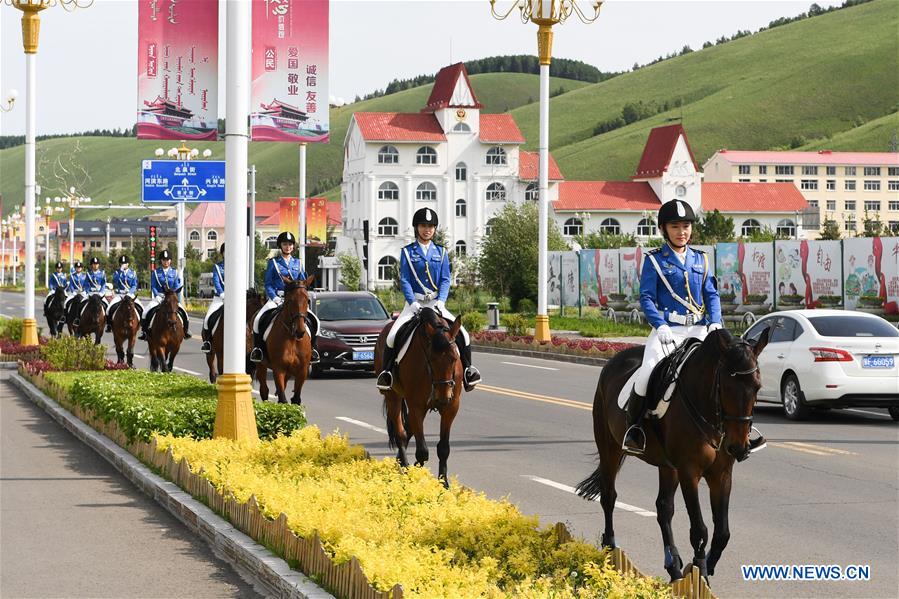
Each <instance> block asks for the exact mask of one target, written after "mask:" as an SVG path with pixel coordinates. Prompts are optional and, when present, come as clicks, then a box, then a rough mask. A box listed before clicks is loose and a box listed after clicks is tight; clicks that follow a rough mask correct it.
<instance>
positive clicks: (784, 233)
mask: <svg viewBox="0 0 899 599" xmlns="http://www.w3.org/2000/svg"><path fill="white" fill-rule="evenodd" d="M776 232H777V234H778V235H779V236H781V237H795V236H796V223H794V222H793V221H791V220H790V219H788V218H785V219H783V220H782V221H780V222H778V223H777V230H776Z"/></svg>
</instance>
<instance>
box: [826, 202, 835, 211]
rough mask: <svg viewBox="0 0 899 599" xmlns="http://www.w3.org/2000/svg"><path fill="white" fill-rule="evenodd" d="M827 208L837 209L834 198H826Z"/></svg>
mask: <svg viewBox="0 0 899 599" xmlns="http://www.w3.org/2000/svg"><path fill="white" fill-rule="evenodd" d="M827 209H828V210H831V211H833V210H836V209H837V201H836V200H827Z"/></svg>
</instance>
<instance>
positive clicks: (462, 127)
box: [453, 123, 471, 133]
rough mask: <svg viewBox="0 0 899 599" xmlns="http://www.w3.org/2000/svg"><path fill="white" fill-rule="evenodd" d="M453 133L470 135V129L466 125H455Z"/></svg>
mask: <svg viewBox="0 0 899 599" xmlns="http://www.w3.org/2000/svg"><path fill="white" fill-rule="evenodd" d="M453 133H471V127H469V126H468V123H456V126H455V127H453Z"/></svg>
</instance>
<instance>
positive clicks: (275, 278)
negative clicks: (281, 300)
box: [265, 254, 306, 299]
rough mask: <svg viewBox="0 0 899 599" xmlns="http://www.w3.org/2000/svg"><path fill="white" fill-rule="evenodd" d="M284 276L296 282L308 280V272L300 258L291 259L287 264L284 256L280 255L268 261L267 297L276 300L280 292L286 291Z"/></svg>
mask: <svg viewBox="0 0 899 599" xmlns="http://www.w3.org/2000/svg"><path fill="white" fill-rule="evenodd" d="M282 276H284V277H288V278H290V279H293V280H294V281H303V280H305V279H306V271H305V270H304V269H303V264H302V263H301V262H300V259H299V258H294V257H293V256H291V257H290V260H289V261H287V262H285V261H284V256H282V255H281V254H278V255H277V256H275V257H274V258H272V259H271V260H269V261H268V267H267V268H266V269H265V295H266V296H268V299H275V298H276V297H277V296H278V292H279V291H282V290H283V289H284V280H283V279H282V278H281V277H282Z"/></svg>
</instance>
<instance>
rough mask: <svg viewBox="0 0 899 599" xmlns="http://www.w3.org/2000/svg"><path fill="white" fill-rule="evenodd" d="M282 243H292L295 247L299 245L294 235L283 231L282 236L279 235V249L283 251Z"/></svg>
mask: <svg viewBox="0 0 899 599" xmlns="http://www.w3.org/2000/svg"><path fill="white" fill-rule="evenodd" d="M282 243H292V244H294V245H296V244H297V238H296V237H294V235H293V233H291V232H290V231H282V232H281V234H280V235H278V249H281V244H282Z"/></svg>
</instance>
